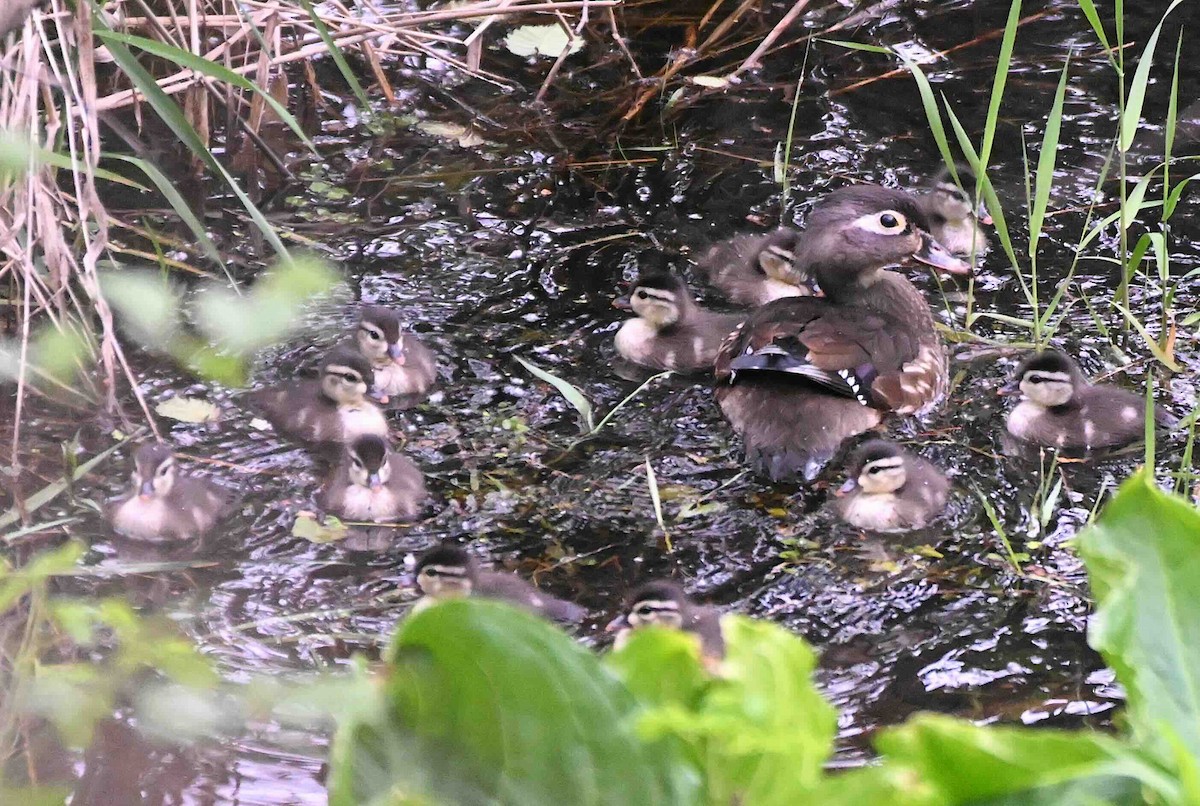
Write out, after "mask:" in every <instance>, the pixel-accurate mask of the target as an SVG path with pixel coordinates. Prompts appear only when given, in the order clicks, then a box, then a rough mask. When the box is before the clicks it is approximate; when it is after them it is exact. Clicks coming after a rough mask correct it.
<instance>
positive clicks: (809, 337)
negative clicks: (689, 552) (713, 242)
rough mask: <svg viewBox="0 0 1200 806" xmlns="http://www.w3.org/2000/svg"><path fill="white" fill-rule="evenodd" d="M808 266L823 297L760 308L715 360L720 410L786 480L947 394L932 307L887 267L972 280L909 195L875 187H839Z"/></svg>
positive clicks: (812, 228) (817, 224) (816, 231)
mask: <svg viewBox="0 0 1200 806" xmlns="http://www.w3.org/2000/svg"><path fill="white" fill-rule="evenodd" d="M802 251H803V253H804V255H803V260H804V264H805V265H806V266H808V267H809V269H808V270H809V271H811V272H812V276H813V278H814V279H815V280H816V282H817V283H818V284H819V286H820V288H821V289H822V291H823V292H824V294H825V296H824V297H823V298H816V297H789V298H786V299H780V300H776V301H775V302H771V303H768V304H767V305H764V306H763V307H761V308H759V309H758V310H756V311H753V312H752V313H751V314H750V315H749V316H748V318H747V319H746V321H745V322H744V323H743V324H741V325H740V326H739V327H738V328H737V329H736V330H734V332H733V333H731V334H730V336H729V338H728V339H726V341H725V343H724V344H723V345H722V346H721V350H720V351H719V352H718V354H717V360H716V367H715V368H716V378H717V384H718V386H717V391H716V396H717V402H718V403H719V404H720V406H721V410H722V412H724V414H725V417H726V419H728V420H729V422H730V424H731V425H732V426H733V429H734V431H736V432H737V433H738V434H740V435H741V437H742V440H743V442H744V443H745V449H746V457H747V459H748V460H749V461H750V463H751V464H752V465H753V466H754V467H755V468H756V469H757V470H758V471H759V472H761V473H763V474H764V475H767V476H768V477H770V478H772V479H775V480H779V479H783V478H787V477H790V476H792V475H795V474H797V473H801V474H803V475H804V477H805V478H807V479H809V480H811V479H813V478H815V477H816V475H817V474H818V473H819V472H820V470H821V469H822V467H823V466H824V465H825V463H826V462H828V460H829V459H830V458H831V457H832V456H833V454H834V453H835V452H836V451H837V449H838V447H839V446H840V445H841V443H842V440H844V439H845V438H847V437H850V436H853V435H855V434H859V433H862V432H863V431H866V430H867V429H870V428H874V427H875V426H876V425H878V424H879V423H880V421H881V420H882V418H883V415H884V414H885V413H886V412H889V411H894V412H898V413H900V414H912V413H915V412H919V411H921V410H923V409H925V408H927V407H929V406H931V405H932V404H934V403H936V402H937V400H938V399H939V398H940V397H941V395H942V394H943V393H944V391H945V388H946V384H947V377H946V351H945V348H944V346H943V345H942V342H941V339H940V338H939V337H938V335H937V331H936V330H935V329H934V324H933V317H932V315H931V314H930V312H929V306H928V305H927V304H926V302H925V299H924V298H923V297H922V296H921V294H920V292H919V291H917V289H916V288H915V287H914V286H913V284H912V283H911V282H909V281H908V279H907V278H905V277H903V276H901V275H899V274H897V273H895V272H891V271H884V267H885V266H887V265H889V264H893V263H898V262H900V261H902V260H905V259H906V258H909V257H912V258H915V259H916V260H918V261H921V262H923V263H927V264H929V265H931V266H934V267H937V268H941V269H944V270H946V271H950V272H955V273H965V272H967V271H969V270H970V265H969V264H967V263H965V262H964V261H962V260H959V259H957V258H955V257H954V256H952V255H951V254H950V253H949V252H947V251H946V250H945V249H944V248H943V247H942V246H941V244H939V243H938V242H937V241H935V240H934V239H933V237H932V236H931V235H930V234H929V230H928V226H927V224H926V222H925V216H924V214H923V212H922V210H921V208H920V207H919V205H918V204H917V203H916V202H915V201H914V200H913V197H912V196H911V195H909V194H907V193H904V192H903V191H899V190H890V189H887V188H883V187H880V186H878V185H857V186H854V187H847V188H842V189H841V190H837V191H834V192H833V193H830V194H829V195H828V196H826V197H825V198H824V199H822V200H821V202H820V203H819V204H818V205H817V206H816V207H815V208H814V209H813V211H812V213H811V214H810V216H809V225H808V230H807V231H806V237H805V239H804V243H803V245H802Z"/></svg>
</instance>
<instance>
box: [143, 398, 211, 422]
mask: <svg viewBox="0 0 1200 806" xmlns="http://www.w3.org/2000/svg"><path fill="white" fill-rule="evenodd" d="M154 411H155V412H156V413H158V415H159V416H161V417H167V418H169V419H172V420H178V421H179V422H181V423H212V422H216V421H217V420H219V419H221V410H220V409H219V408H217V407H216V406H214V405H213V404H212V403H209V402H208V401H207V400H202V399H200V398H198V397H169V398H167V399H166V400H164V401H162V402H161V403H159V404H158V405H157V406H155V407H154Z"/></svg>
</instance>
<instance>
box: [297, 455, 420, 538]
mask: <svg viewBox="0 0 1200 806" xmlns="http://www.w3.org/2000/svg"><path fill="white" fill-rule="evenodd" d="M425 498H426V492H425V479H424V478H423V477H422V476H421V471H420V470H418V469H417V466H416V465H414V464H413V463H412V462H411V461H410V460H409V459H408V458H407V457H404V456H401V455H400V454H398V453H396V452H394V451H392V450H390V449H389V448H388V444H387V441H386V440H385V439H383V438H382V437H379V436H376V435H374V434H365V435H363V436H361V437H358V438H357V439H355V440H354V441H353V442H351V443H350V444H349V445H347V446H346V449H345V451H344V452H343V453H342V458H341V460H340V461H339V462H338V464H337V467H335V468H334V470H333V473H332V474H331V475H330V476H329V478H328V479H327V480H326V482H325V487H324V488H323V489H322V490H321V494H320V497H319V501H320V504H321V507H322V508H324V509H326V510H328V511H329V512H332V513H334V514H335V515H337V516H338V517H340V518H345V519H346V520H352V521H372V522H375V523H381V522H386V521H396V520H413V519H414V518H416V517H417V516H418V515H419V514H420V513H421V507H422V506H423V505H424V503H425Z"/></svg>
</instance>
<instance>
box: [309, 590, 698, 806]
mask: <svg viewBox="0 0 1200 806" xmlns="http://www.w3.org/2000/svg"><path fill="white" fill-rule="evenodd" d="M387 660H388V662H389V668H388V672H387V677H386V679H385V680H384V681H383V683H382V696H383V699H384V703H385V704H384V707H383V709H382V710H381V711H380V712H379V713H378V715H377V716H376V717H374V718H373V719H371V720H366V721H358V722H347V723H345V724H343V726H342V727H341V729H340V731H339V734H338V737H337V739H336V741H335V746H334V750H333V759H332V762H331V764H332V766H331V771H330V779H329V786H330V798H329V802H330V804H331V806H349V805H350V804H355V805H357V804H362V803H412V802H424V803H457V804H463V803H466V804H476V803H478V804H484V803H499V804H521V806H538V804H554V805H555V806H558V805H559V804H568V803H569V804H595V805H596V806H599V805H600V804H604V806H610V805H612V806H619V805H620V804H631V806H632V805H634V804H660V803H691V802H693V800H692V799H691V798H689V797H687V796H686V794H687V793H683V792H677V791H675V790H674V789H673V787H672V785H671V784H670V783H669V781H670V778H671V774H672V766H673V763H674V760H673V759H672V758H671V757H670V755H669V754H668V752H667V750H666V748H665V747H664V746H661V745H655V746H649V745H647V744H645V743H643V742H642V741H641V740H640V739H638V737H637V735H636V734H635V731H634V725H633V720H632V716H633V714H634V712H635V702H634V699H633V697H632V696H631V695H630V694H629V692H628V691H626V690H625V689H624V688H623V687H622V686H621V685H620V684H619V683H618V682H617V681H616V680H615V679H614V678H613V677H612V676H610V675H609V674H608V673H607V672H606V671H605V670H604V668H603V667H602V665H601V664H600V661H599V660H598V659H597V658H596V657H595V656H594V655H593V654H592V653H591V652H589V651H588V650H587V649H585V648H584V647H581V646H579V645H578V644H576V643H575V642H574V641H573V640H571V639H570V638H569V637H567V636H566V635H565V634H563V633H562V632H561V631H559V630H558V629H556V628H555V627H553V626H551V625H550V624H548V623H546V622H544V621H542V620H540V619H538V618H536V617H535V616H533V615H530V614H528V613H526V612H524V611H519V610H517V609H514V608H512V607H510V606H507V605H505V604H502V603H498V602H492V601H481V600H459V601H452V602H446V603H444V604H438V605H434V606H433V607H430V608H428V609H427V610H424V611H422V612H420V613H416V614H414V615H411V616H409V617H408V619H406V620H405V622H404V623H403V624H402V625H401V627H400V629H399V632H398V633H397V635H396V638H395V639H394V641H393V642H392V645H391V648H390V650H389V652H388V653H387ZM414 799H416V800H415V801H414Z"/></svg>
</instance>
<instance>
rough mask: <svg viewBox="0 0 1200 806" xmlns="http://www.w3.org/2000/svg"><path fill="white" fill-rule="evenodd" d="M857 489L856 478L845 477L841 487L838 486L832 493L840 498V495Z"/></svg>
mask: <svg viewBox="0 0 1200 806" xmlns="http://www.w3.org/2000/svg"><path fill="white" fill-rule="evenodd" d="M857 489H858V480H857V479H846V483H845V484H843V485H842V486H841V487H838V488H837V489H836V490H835V491H834V493H833V494H834V495H835V496H837V497H838V498H841V497H842V496H845V495H849V494H850V493H852V492H854V491H855V490H857Z"/></svg>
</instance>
